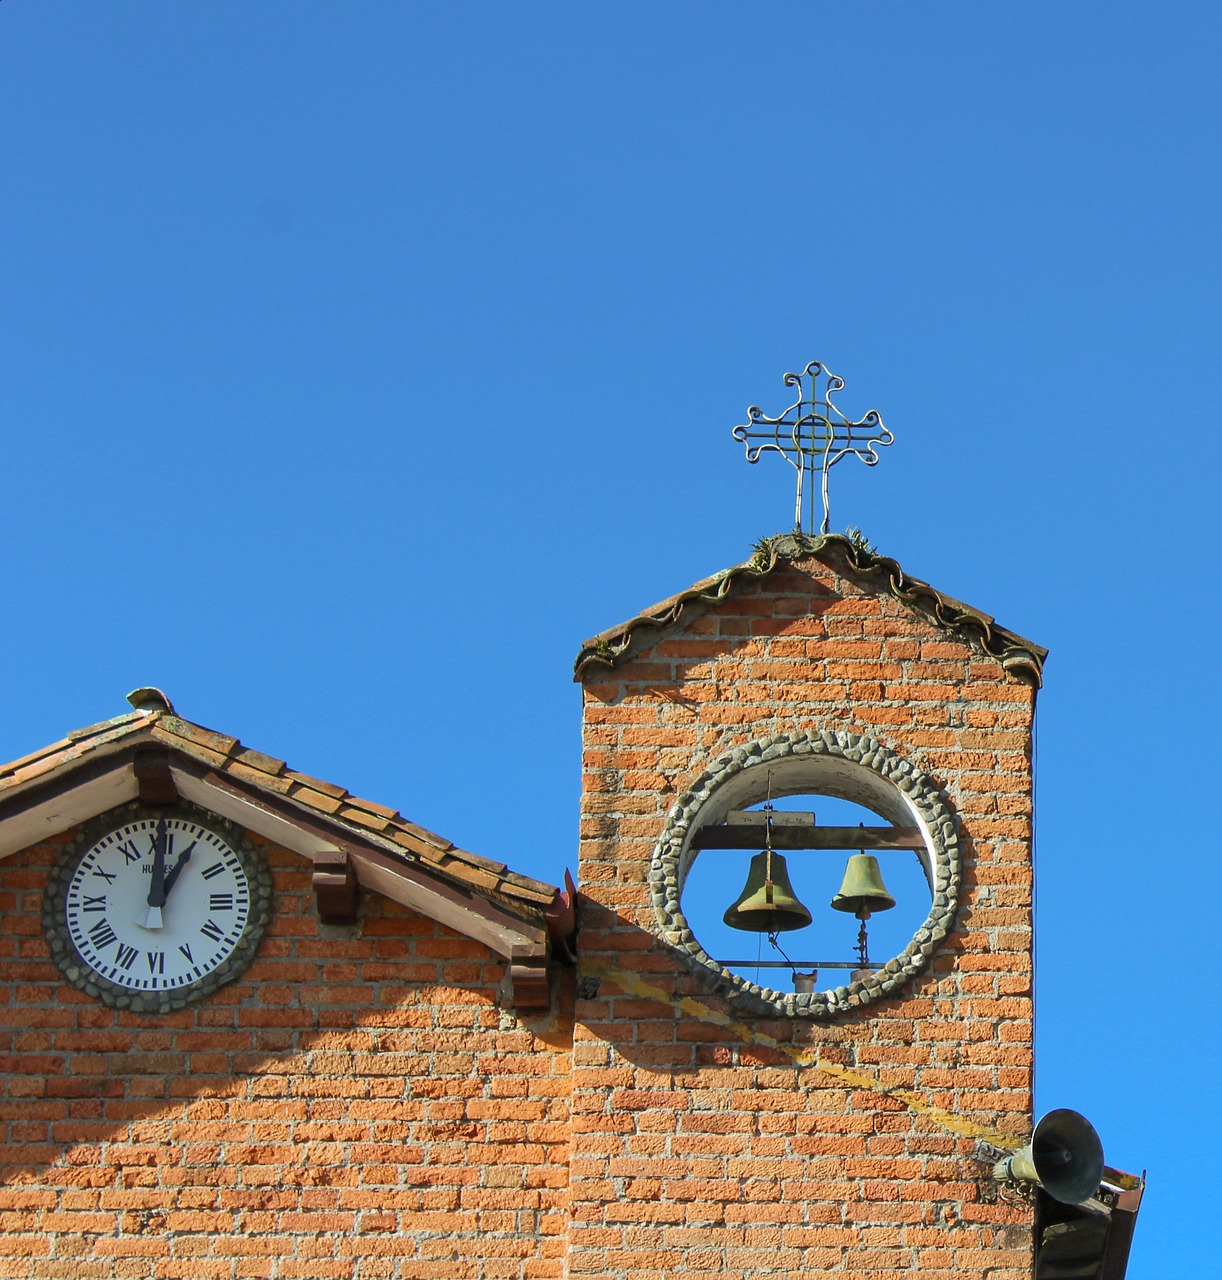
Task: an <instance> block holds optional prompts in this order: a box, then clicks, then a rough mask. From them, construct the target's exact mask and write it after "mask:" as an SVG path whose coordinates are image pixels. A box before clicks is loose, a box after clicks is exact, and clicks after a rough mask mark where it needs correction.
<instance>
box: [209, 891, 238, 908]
mask: <svg viewBox="0 0 1222 1280" xmlns="http://www.w3.org/2000/svg"><path fill="white" fill-rule="evenodd" d="M208 909H209V910H210V911H232V910H233V894H232V893H212V894H209V895H208Z"/></svg>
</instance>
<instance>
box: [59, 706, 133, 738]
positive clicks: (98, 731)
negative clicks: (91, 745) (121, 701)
mask: <svg viewBox="0 0 1222 1280" xmlns="http://www.w3.org/2000/svg"><path fill="white" fill-rule="evenodd" d="M144 719H146V717H145V716H144V715H143V714H142V713H141V712H139V711H125V712H124V713H123V714H122V715H121V716H115V718H114V719H113V720H99V721H98V722H97V724H90V725H86V726H85V727H84V728H83V729H73V730H71V731H70V732H69V734H68V741H69V742H79V741H81V740H82V739H83V738H96V737H100V736H101V735H103V734H105V733H108V732H109V731H110V730H111V729H118V728H122V727H123V726H124V725H128V724H131V723H132V721H133V720H144Z"/></svg>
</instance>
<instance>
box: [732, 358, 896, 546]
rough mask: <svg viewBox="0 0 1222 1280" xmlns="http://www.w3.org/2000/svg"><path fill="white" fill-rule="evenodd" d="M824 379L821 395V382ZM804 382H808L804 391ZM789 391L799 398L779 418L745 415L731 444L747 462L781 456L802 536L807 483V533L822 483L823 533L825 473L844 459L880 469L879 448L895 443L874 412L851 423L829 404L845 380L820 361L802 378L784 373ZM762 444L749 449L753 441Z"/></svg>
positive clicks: (753, 412)
mask: <svg viewBox="0 0 1222 1280" xmlns="http://www.w3.org/2000/svg"><path fill="white" fill-rule="evenodd" d="M820 378H822V379H823V389H822V394H820V385H819V379H820ZM803 379H809V384H808V385H803ZM784 383H785V385H786V386H787V387H797V388H798V398H797V400H795V401H794V402H793V404H791V405H790V406H789V408H788V409H786V410H785V411H784V412H783V413H782V414H781V415H780V416H779V417H776V418H770V417H768V415H767V414H766V413H764V411H763V410H762V409H759V408H757V407H756V406H755V405H751V407H750V408H749V409H748V410H747V421H746V422H745V423H744V424H743V425H741V426H737V427H735V428H734V439H735V440H741V441H742V442H743V443H744V444H745V445H746V446H747V461H748V462H758V461H759V460H760V454H762V453H768V452H772V453H779V454H780V455H781V456H782V457H783V458H784V459H785V461H786V462H788V463H789V465H790V466H791V467H793V469H794V470H795V471H796V472H797V473H798V500H797V505H796V508H795V515H794V527H795V528H796V529H797V530H798V531H799V532H801V530H802V498H803V495H804V492H807V490H808V486H807V485H806V477H807V476H808V475H809V476H810V485H809V496H808V498H807V506H808V510H809V520H810V529H809V530H808V532H811V533H813V532H814V527H815V486H814V480H815V476H816V474H819V475H822V477H823V486H822V487H823V524H822V525H821V526H820V530H819V532H820V533H827V531H828V526H829V524H830V521H831V514H830V511H829V508H828V501H827V473H828V472H829V471H830V470H831V469H832V468H833V467H834V466H835V465H836V463H838V462H839V461H840V459H841V458H843V457H844V456H845V454H847V453H851V454H853V456H854V457H857V458H860V459H861V460H862V462H864V463H865V464H866V466H867V467H873V466H875V465H877V463H878V453H877V450H878V448H879V446H880V445H887V444H890V443H891V442H892V441H893V440H894V439H895V437H894V436H893V435H892V434H891V432H890V431H888V430H887V428H886V427H884V426H883V420H882V418H881V417H879V415H878V412H877V411H876V410H874V409H871V410H870V412H869V413H867V414H866V416H865V417H864V418H862V419H861V421H860V422H852V421H850V419H848V418H847V417H845V415H844V414H843V413H841V412H840V410H839V409H838V408H837V407H836V406H835V405H834V404H832V396H833V395H835V393H836V392H837V391H840V390H842V389H843V387H844V379H843V378H840V377H837V376H836V374H834V373H832V372H830V370H828V369H826V368H825V367H824V366H823V365H821V364H820V363H819V361H818V360H812V361H811V362H810V364H808V365H807V366H806V368H805V369H803V370H802V372H801V373H787V374H786V375H785V377H784ZM756 440H760V441H764V442H765V443H763V444H753V443H752V442H753V441H756Z"/></svg>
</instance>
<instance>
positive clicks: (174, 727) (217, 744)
mask: <svg viewBox="0 0 1222 1280" xmlns="http://www.w3.org/2000/svg"><path fill="white" fill-rule="evenodd" d="M157 723H158V726H159V727H160V728H161V729H163V730H166V731H168V732H170V733H172V734H174V735H175V736H176V737H179V738H185V739H186V740H187V741H188V742H194V743H195V744H196V745H197V746H201V747H206V748H207V749H208V750H209V751H215V752H217V753H218V754H219V755H222V756H227V755H229V754H231V753H232V752H233V750H234V749H235V748H236V747H240V746H241V745H242V744H241V743H240V742H239V741H238V740H237V738H231V737H230V736H229V735H228V734H227V733H217V732H215V731H214V730H212V729H205V728H204V727H203V725H198V724H192V723H191V721H190V720H184V719H182V717H181V716H170V715H161V716H158V717H157Z"/></svg>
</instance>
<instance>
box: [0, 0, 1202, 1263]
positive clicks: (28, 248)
mask: <svg viewBox="0 0 1222 1280" xmlns="http://www.w3.org/2000/svg"><path fill="white" fill-rule="evenodd" d="M1220 28H1222V18H1220V17H1219V15H1218V12H1217V10H1216V8H1215V7H1213V6H1207V5H1204V4H1183V5H1177V6H1156V5H1153V4H1133V3H1122V2H1117V0H1113V2H1112V3H1107V4H1103V3H1075V4H1073V5H1066V4H1049V3H1028V4H1024V5H1022V6H1018V5H977V4H967V3H955V4H947V3H927V4H922V5H898V4H891V5H882V4H864V3H863V4H858V5H854V6H845V5H832V4H828V3H808V4H787V3H773V4H770V5H767V6H745V5H733V4H727V3H720V2H717V0H702V2H701V3H699V4H696V3H677V2H676V3H671V4H668V5H662V6H659V5H652V4H650V5H646V4H618V5H614V6H611V5H608V6H593V5H573V4H560V3H555V4H550V3H549V4H544V3H535V4H530V5H518V6H508V5H491V4H484V5H477V4H468V3H453V4H444V5H443V4H436V5H432V6H423V5H409V4H390V3H379V2H377V0H368V2H366V3H363V4H361V5H340V4H319V3H309V2H306V3H295V4H292V5H288V4H283V3H281V4H259V5H254V4H232V3H230V4H208V5H205V4H202V3H194V2H183V3H177V4H174V5H167V4H156V3H152V2H151V0H148V2H146V3H124V2H122V0H116V2H114V3H110V4H107V5H92V4H86V3H83V2H81V0H75V2H64V3H60V4H55V5H50V4H35V3H31V2H30V0H7V2H6V3H4V4H3V5H2V6H0V112H2V118H3V121H4V127H3V128H2V129H0V183H2V186H3V199H2V200H0V297H2V298H3V307H2V308H0V335H2V340H0V431H2V433H3V441H4V445H3V455H2V458H3V461H2V463H0V522H2V524H0V527H2V529H3V545H4V548H5V554H4V556H3V558H2V560H0V592H2V597H3V599H4V601H5V602H6V607H5V609H4V610H3V612H2V613H0V657H2V660H3V671H4V677H3V679H2V680H0V757H2V758H6V759H7V758H11V757H14V756H17V755H20V754H23V753H24V752H26V751H28V750H30V749H32V748H34V747H36V746H38V745H40V744H42V743H44V742H47V741H50V740H52V739H54V738H56V737H58V736H60V735H61V734H62V733H63V732H64V731H65V730H67V729H69V728H72V727H75V726H78V725H83V724H88V723H90V722H92V721H95V720H99V719H103V718H106V717H109V716H112V715H115V714H118V713H120V712H122V711H124V710H125V709H126V703H125V702H124V700H123V696H124V694H125V693H126V692H127V690H129V689H131V688H133V687H134V686H136V685H139V684H145V683H153V684H159V685H161V686H162V687H164V688H165V689H166V690H167V692H168V693H169V694H170V696H171V697H172V698H173V699H174V700H175V702H176V704H177V705H178V707H179V709H180V710H181V711H182V712H183V714H184V715H186V716H188V717H190V718H192V719H195V720H197V721H200V722H202V723H204V724H207V725H210V726H212V727H215V728H218V729H222V730H224V731H226V732H230V733H233V734H236V735H238V736H240V737H241V738H242V739H243V740H244V741H246V742H248V743H250V744H252V745H254V746H257V747H259V748H260V749H262V750H265V751H268V752H270V753H273V754H275V755H278V756H281V757H283V758H286V759H288V760H289V761H290V762H291V763H292V764H293V765H294V766H295V767H298V768H301V769H304V770H307V771H308V772H311V773H314V774H316V775H318V776H321V777H324V778H328V779H331V780H334V781H336V782H340V783H342V784H343V785H345V786H347V787H349V788H351V789H352V790H353V791H355V792H357V793H358V794H361V795H364V796H367V797H369V798H371V799H374V800H378V801H382V802H384V803H390V804H395V805H397V806H398V807H400V808H401V809H402V810H403V811H404V812H405V813H407V814H408V815H409V816H411V817H413V818H415V819H416V820H418V821H420V822H422V823H424V824H425V825H427V826H430V827H433V828H434V829H437V830H440V831H442V832H444V833H445V834H447V835H448V836H450V837H451V838H452V839H454V840H456V841H457V842H459V843H461V844H464V845H466V846H467V847H470V848H473V849H476V850H478V851H480V852H484V853H487V854H489V855H494V856H497V857H499V858H503V859H504V860H506V861H508V862H509V863H510V864H511V865H513V866H515V867H517V868H518V869H520V870H523V871H527V872H531V873H533V874H536V875H539V876H542V877H544V878H546V879H549V880H552V881H553V882H555V881H557V880H558V879H559V878H560V877H561V876H562V874H563V869H564V867H565V866H566V865H568V866H573V865H574V864H575V837H576V820H577V795H578V787H579V740H578V723H579V698H578V691H577V689H576V687H575V686H574V685H572V684H571V682H570V674H571V662H572V659H573V657H574V655H575V653H576V650H577V647H578V644H579V642H580V641H581V640H582V639H583V638H585V637H586V636H588V635H590V634H592V633H593V632H596V631H599V630H601V629H603V628H605V627H607V626H610V625H611V624H613V623H615V622H618V621H621V620H622V619H624V618H626V617H628V616H630V615H632V614H633V613H635V612H636V611H637V610H638V609H640V608H641V607H643V606H646V605H648V604H650V603H652V602H653V601H655V600H658V599H661V598H662V597H665V596H667V595H669V594H670V593H672V592H674V591H676V590H679V589H681V588H682V587H684V586H686V585H688V584H689V583H691V582H692V581H694V580H696V579H698V578H700V577H703V576H705V575H706V574H708V573H710V572H713V571H715V570H717V569H719V568H721V567H723V566H725V565H728V564H732V563H736V562H738V561H740V560H742V559H744V558H745V557H746V556H747V555H748V554H749V551H750V548H751V544H752V543H753V542H754V541H755V540H756V539H758V538H759V537H761V536H763V535H765V534H768V533H772V532H775V531H777V530H780V529H783V528H785V527H786V526H787V524H788V522H789V520H790V515H791V510H792V495H791V481H790V478H789V474H788V472H787V470H786V469H785V468H783V467H782V466H780V465H779V464H777V463H776V462H775V460H772V463H771V465H770V464H769V460H766V461H765V462H764V463H761V465H759V466H757V467H754V468H752V467H748V466H746V465H745V464H744V462H743V460H742V456H741V448H740V446H738V445H736V444H734V442H733V441H732V440H731V438H730V428H731V427H732V426H733V425H734V424H735V423H736V422H739V421H740V420H741V419H742V415H743V412H744V410H745V408H746V406H747V405H748V404H753V403H758V404H761V405H764V406H765V407H768V406H772V405H775V406H777V407H779V405H780V403H781V402H780V399H779V397H780V394H781V390H782V388H781V384H780V376H781V374H782V373H783V372H784V371H785V370H786V369H790V368H793V367H795V366H799V367H800V366H801V365H802V364H803V363H805V361H807V360H808V359H811V358H813V357H818V358H821V359H823V360H825V361H826V362H827V363H828V364H829V365H830V366H831V368H833V369H834V370H835V371H836V372H838V373H839V374H841V375H842V376H843V377H844V378H845V379H846V381H847V384H848V385H847V387H846V390H845V392H844V393H842V396H841V403H842V405H843V406H844V407H845V408H846V409H847V410H849V411H850V412H852V413H853V414H854V415H855V416H856V415H859V414H860V413H862V412H864V411H865V410H866V409H869V408H876V409H878V410H879V411H880V412H881V413H882V415H883V417H884V419H885V421H886V422H887V424H888V426H889V427H890V428H891V429H892V430H893V431H894V433H895V435H896V443H895V445H894V446H892V447H891V448H890V449H889V450H887V451H886V452H885V453H884V456H883V461H882V463H881V464H880V465H879V466H878V467H877V468H876V469H874V470H872V471H866V470H865V469H864V468H861V467H856V468H855V467H854V466H853V465H851V464H849V463H846V464H845V465H844V466H842V467H841V468H840V469H839V470H838V471H837V472H836V474H835V475H834V477H833V486H832V521H833V528H837V529H843V528H844V527H845V525H847V524H853V525H860V526H861V527H862V528H863V529H864V530H865V532H866V533H867V535H868V536H869V537H870V538H871V540H872V541H873V542H874V543H875V545H876V546H877V547H878V548H879V549H880V550H881V551H883V552H885V553H886V554H888V555H892V556H894V557H895V558H896V559H898V560H899V561H900V562H901V563H902V564H903V565H904V566H905V568H906V569H908V570H909V572H911V573H914V574H916V575H917V576H920V577H923V578H926V579H927V580H929V581H930V582H932V583H933V584H934V585H935V586H937V587H938V588H940V589H941V590H943V591H945V592H947V593H948V594H951V595H953V596H956V597H959V598H960V599H963V600H967V601H969V602H971V603H972V604H973V605H975V606H977V607H979V608H982V609H985V610H987V611H988V612H990V613H993V614H995V615H996V617H997V618H998V620H999V621H1000V622H1001V623H1003V624H1004V625H1006V626H1008V627H1010V628H1012V629H1014V630H1016V631H1018V632H1020V633H1022V634H1024V635H1028V636H1030V637H1031V638H1033V639H1035V640H1037V641H1039V642H1040V643H1042V644H1045V645H1047V646H1048V647H1049V648H1050V650H1051V658H1050V660H1049V663H1048V667H1047V671H1046V685H1045V688H1044V690H1043V692H1042V694H1041V696H1040V711H1039V744H1038V745H1039V813H1038V823H1039V826H1038V836H1039V845H1038V867H1039V894H1040V897H1039V927H1040V934H1039V985H1038V993H1039V1028H1038V1035H1039V1051H1038V1099H1039V1106H1040V1108H1041V1109H1048V1108H1051V1107H1055V1106H1062V1105H1066V1106H1073V1107H1077V1108H1078V1109H1080V1110H1082V1111H1084V1112H1085V1113H1086V1114H1087V1115H1089V1116H1090V1117H1091V1119H1092V1120H1093V1121H1094V1122H1095V1124H1096V1126H1097V1127H1098V1129H1099V1131H1100V1133H1101V1135H1102V1137H1103V1140H1104V1143H1105V1148H1106V1151H1107V1156H1108V1159H1109V1161H1110V1162H1112V1163H1114V1164H1117V1165H1119V1166H1121V1167H1123V1168H1126V1169H1130V1170H1140V1169H1142V1168H1143V1167H1148V1168H1149V1169H1150V1171H1151V1173H1150V1188H1149V1192H1148V1195H1147V1200H1146V1205H1145V1207H1144V1209H1143V1212H1142V1219H1141V1222H1140V1224H1139V1228H1138V1234H1137V1240H1136V1244H1135V1248H1134V1256H1133V1262H1132V1264H1131V1267H1130V1273H1129V1274H1130V1276H1132V1277H1134V1280H1147V1278H1149V1280H1154V1278H1155V1277H1163V1276H1170V1275H1178V1274H1184V1275H1190V1274H1198V1275H1201V1274H1206V1273H1208V1272H1209V1271H1210V1269H1211V1267H1216V1261H1215V1259H1214V1256H1213V1254H1214V1250H1213V1249H1212V1248H1211V1247H1209V1245H1208V1242H1207V1239H1206V1237H1207V1236H1208V1235H1210V1234H1211V1233H1210V1232H1209V1231H1207V1230H1206V1229H1205V1228H1203V1226H1202V1223H1203V1222H1208V1221H1209V1219H1208V1217H1207V1214H1208V1212H1209V1209H1208V1208H1207V1206H1206V1202H1205V1197H1206V1194H1207V1188H1206V1187H1205V1186H1204V1185H1203V1182H1204V1180H1203V1179H1202V1178H1201V1176H1200V1173H1199V1170H1200V1168H1201V1167H1202V1164H1203V1160H1204V1157H1203V1155H1202V1153H1203V1152H1207V1151H1210V1150H1212V1149H1213V1148H1214V1147H1215V1146H1216V1144H1217V1143H1218V1140H1219V1137H1220V1136H1222V1135H1220V1134H1219V1123H1218V1120H1219V1111H1218V1105H1217V1099H1216V1084H1217V1069H1216V1066H1215V1057H1216V1054H1217V1052H1218V1050H1219V1031H1218V1000H1217V994H1216V980H1215V979H1214V978H1213V977H1212V976H1209V975H1210V974H1211V972H1212V968H1213V966H1212V964H1211V959H1212V956H1213V944H1214V939H1215V938H1216V935H1217V926H1216V923H1215V918H1216V903H1217V901H1218V899H1219V891H1220V889H1222V885H1220V884H1219V880H1220V876H1219V869H1218V840H1217V835H1216V831H1215V830H1214V829H1213V827H1212V826H1211V825H1210V823H1209V814H1210V812H1211V811H1210V809H1209V805H1210V803H1211V797H1213V796H1214V795H1216V794H1217V781H1216V779H1217V766H1216V763H1215V760H1214V757H1215V755H1216V745H1215V738H1216V725H1217V720H1218V712H1219V703H1218V698H1217V694H1216V691H1215V690H1216V680H1215V677H1214V672H1213V668H1212V667H1211V666H1210V665H1208V664H1207V658H1209V657H1210V655H1211V654H1212V652H1213V648H1214V638H1215V635H1216V633H1217V630H1218V622H1219V617H1218V615H1219V609H1218V604H1217V595H1218V589H1217V585H1216V579H1217V571H1216V569H1215V567H1214V557H1213V550H1214V547H1215V545H1216V542H1217V538H1218V533H1219V529H1218V520H1217V515H1216V503H1215V491H1216V489H1217V486H1218V476H1219V467H1218V448H1217V430H1216V426H1215V416H1216V404H1217V399H1218V387H1217V382H1218V379H1217V366H1218V356H1217V351H1218V346H1219V338H1220V336H1222V333H1220V331H1222V325H1220V323H1219V304H1218V298H1219V259H1220V256H1222V252H1220V247H1219V237H1218V231H1217V226H1218V207H1219V194H1220V191H1219V187H1220V183H1219V161H1218V157H1219V155H1220V154H1222V112H1220V109H1219V95H1218V87H1217V79H1218V77H1217V66H1218V60H1219V53H1220V45H1222V40H1220ZM1211 660H1212V659H1211ZM1185 806H1188V814H1189V816H1188V817H1187V818H1185V817H1184V815H1183V813H1182V812H1181V810H1183V809H1184V807H1185ZM1202 819H1204V820H1202Z"/></svg>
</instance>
